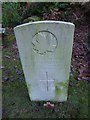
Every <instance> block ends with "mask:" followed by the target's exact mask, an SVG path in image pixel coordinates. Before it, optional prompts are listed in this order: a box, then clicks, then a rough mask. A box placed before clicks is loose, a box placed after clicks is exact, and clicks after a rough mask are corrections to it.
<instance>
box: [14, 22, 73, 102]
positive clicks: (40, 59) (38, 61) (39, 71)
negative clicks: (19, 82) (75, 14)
mask: <svg viewBox="0 0 90 120" xmlns="http://www.w3.org/2000/svg"><path fill="white" fill-rule="evenodd" d="M14 32H15V36H16V40H17V45H18V49H19V53H20V58H21V62H22V67H23V71H24V74H25V78H26V83H27V87H28V91H29V95H30V98H31V100H35V101H38V100H39V101H41V100H44V101H66V100H67V93H68V83H69V72H70V63H71V55H72V46H73V35H74V24H73V23H69V22H62V21H38V22H30V23H26V24H22V25H19V26H17V27H15V28H14Z"/></svg>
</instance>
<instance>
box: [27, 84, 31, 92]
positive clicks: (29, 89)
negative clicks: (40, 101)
mask: <svg viewBox="0 0 90 120" xmlns="http://www.w3.org/2000/svg"><path fill="white" fill-rule="evenodd" d="M27 87H28V92H29V94H30V93H31V84H28V85H27Z"/></svg>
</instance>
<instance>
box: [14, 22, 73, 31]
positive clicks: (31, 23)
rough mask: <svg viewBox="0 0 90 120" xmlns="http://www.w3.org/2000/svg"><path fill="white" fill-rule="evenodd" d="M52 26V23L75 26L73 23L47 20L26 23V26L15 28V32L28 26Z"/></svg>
mask: <svg viewBox="0 0 90 120" xmlns="http://www.w3.org/2000/svg"><path fill="white" fill-rule="evenodd" d="M45 23H47V24H50V23H54V24H65V25H70V26H73V27H74V26H75V25H74V24H73V23H71V22H64V21H52V20H45V21H36V22H29V23H25V24H21V25H18V26H16V27H14V30H15V29H17V28H21V27H24V26H28V25H33V24H45Z"/></svg>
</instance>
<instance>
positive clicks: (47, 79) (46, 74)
mask: <svg viewBox="0 0 90 120" xmlns="http://www.w3.org/2000/svg"><path fill="white" fill-rule="evenodd" d="M45 78H46V79H44V80H40V81H41V82H46V83H47V91H49V82H54V81H55V80H54V79H49V78H48V72H46V73H45Z"/></svg>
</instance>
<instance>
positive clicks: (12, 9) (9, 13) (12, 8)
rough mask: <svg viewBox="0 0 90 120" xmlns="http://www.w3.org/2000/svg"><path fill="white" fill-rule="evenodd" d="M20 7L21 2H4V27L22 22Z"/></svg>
mask: <svg viewBox="0 0 90 120" xmlns="http://www.w3.org/2000/svg"><path fill="white" fill-rule="evenodd" d="M19 8H20V4H18V3H15V2H14V3H12V2H5V3H3V4H2V21H3V26H4V27H7V26H14V25H17V24H20V22H21V16H20V14H19Z"/></svg>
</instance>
